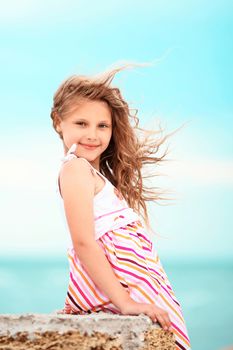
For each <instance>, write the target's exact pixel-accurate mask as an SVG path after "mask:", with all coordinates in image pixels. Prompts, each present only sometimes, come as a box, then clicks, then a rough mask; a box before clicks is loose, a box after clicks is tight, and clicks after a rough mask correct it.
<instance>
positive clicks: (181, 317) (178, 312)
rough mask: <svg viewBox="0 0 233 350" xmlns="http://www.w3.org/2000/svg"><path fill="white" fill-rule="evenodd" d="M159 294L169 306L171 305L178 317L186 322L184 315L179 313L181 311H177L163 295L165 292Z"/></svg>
mask: <svg viewBox="0 0 233 350" xmlns="http://www.w3.org/2000/svg"><path fill="white" fill-rule="evenodd" d="M159 296H160V297H161V299H163V301H164V302H165V304H167V305H168V307H169V308H170V309H172V310H173V312H174V313H175V314H176V315H177V317H178V318H179V319H180V320H181V321H182V322H184V320H183V318H182V316H181V315H180V314H179V312H177V311H176V309H175V308H174V307H173V306H172V305H171V304H170V303H169V302H168V300H167V299H166V298H165V297H164V296H163V294H161V293H160V294H159Z"/></svg>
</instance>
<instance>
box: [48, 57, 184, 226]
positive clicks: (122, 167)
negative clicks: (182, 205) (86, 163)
mask: <svg viewBox="0 0 233 350" xmlns="http://www.w3.org/2000/svg"><path fill="white" fill-rule="evenodd" d="M144 65H148V63H140V64H139V63H131V64H123V65H122V66H118V67H117V68H112V69H109V70H107V71H105V72H103V73H101V74H99V75H95V76H85V75H72V76H71V77H69V78H68V79H66V80H65V81H63V82H62V84H61V85H60V86H59V88H58V89H57V91H56V92H55V94H54V98H53V107H52V110H51V114H50V116H51V118H52V121H53V127H54V129H55V130H56V132H57V133H58V134H59V137H60V138H61V139H62V140H63V137H62V134H61V133H60V132H59V131H58V130H57V129H56V127H57V124H58V120H59V119H63V118H66V116H67V115H69V113H71V112H72V111H73V110H74V109H76V108H77V107H78V106H79V105H80V104H82V102H83V101H85V100H97V101H98V100H99V101H105V102H106V103H107V105H108V107H109V108H110V111H111V116H112V137H111V140H110V143H109V146H108V148H107V149H106V150H105V151H104V152H103V153H102V154H101V157H100V172H101V173H102V174H103V175H104V176H106V177H107V178H108V179H109V180H110V181H111V183H112V184H113V185H114V186H115V187H116V188H117V189H118V190H119V191H120V193H121V194H122V195H123V197H124V198H125V200H126V201H127V203H128V205H129V206H130V207H131V208H132V209H134V210H135V211H136V212H137V213H138V214H139V215H140V216H141V217H142V218H143V220H144V222H145V224H146V226H147V228H148V229H150V230H151V226H150V224H149V217H148V211H147V206H146V202H147V201H154V202H158V200H168V198H165V197H162V196H161V195H162V194H163V193H165V192H166V191H164V190H160V189H159V188H158V187H153V186H149V187H148V186H146V184H145V181H144V180H146V179H147V178H150V177H154V176H157V175H156V174H154V173H150V174H146V173H143V170H145V168H146V166H147V165H151V166H153V168H157V165H159V164H160V163H161V162H162V161H164V160H165V159H164V158H165V156H166V155H167V154H168V147H167V148H166V150H165V152H164V153H163V154H162V155H161V156H158V155H157V153H158V151H159V150H160V147H161V146H162V145H163V144H164V143H165V141H166V140H167V138H168V137H170V136H171V135H172V134H174V133H175V132H176V130H175V131H174V132H172V133H169V134H167V135H165V136H162V137H157V136H158V134H159V133H162V129H161V127H159V130H146V129H142V128H141V127H139V118H138V117H137V113H138V110H137V109H131V108H129V105H128V103H127V102H126V101H125V100H124V98H123V96H122V94H121V92H120V90H119V88H118V87H114V86H110V84H111V82H112V80H113V78H114V76H115V75H116V73H118V72H119V71H121V70H123V69H125V68H130V67H131V68H132V67H135V66H144ZM132 110H135V112H136V113H134V114H133V113H131V111H132ZM178 129H179V128H178ZM178 129H177V130H178ZM169 199H170V198H169ZM152 231H153V230H152Z"/></svg>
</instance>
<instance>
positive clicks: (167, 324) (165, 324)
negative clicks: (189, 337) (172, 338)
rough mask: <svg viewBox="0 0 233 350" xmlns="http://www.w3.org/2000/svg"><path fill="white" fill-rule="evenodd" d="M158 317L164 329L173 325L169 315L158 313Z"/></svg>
mask: <svg viewBox="0 0 233 350" xmlns="http://www.w3.org/2000/svg"><path fill="white" fill-rule="evenodd" d="M157 319H158V321H159V323H160V324H161V326H162V327H163V329H165V330H168V328H169V327H170V326H171V322H170V320H169V317H168V316H167V315H161V314H160V315H157Z"/></svg>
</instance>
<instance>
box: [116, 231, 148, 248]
mask: <svg viewBox="0 0 233 350" xmlns="http://www.w3.org/2000/svg"><path fill="white" fill-rule="evenodd" d="M113 233H114V235H115V236H118V237H121V238H124V239H128V240H130V241H132V237H126V236H124V235H121V234H120V233H116V232H114V231H113ZM133 243H135V244H136V245H137V246H138V248H140V249H142V247H141V246H140V244H138V243H137V242H136V241H133Z"/></svg>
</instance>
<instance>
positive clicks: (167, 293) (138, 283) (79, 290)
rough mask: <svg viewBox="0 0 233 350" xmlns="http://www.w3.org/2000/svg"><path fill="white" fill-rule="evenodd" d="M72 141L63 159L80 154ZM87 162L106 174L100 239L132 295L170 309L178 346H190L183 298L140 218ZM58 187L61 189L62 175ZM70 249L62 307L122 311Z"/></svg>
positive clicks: (98, 202)
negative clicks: (67, 277)
mask: <svg viewBox="0 0 233 350" xmlns="http://www.w3.org/2000/svg"><path fill="white" fill-rule="evenodd" d="M73 146H74V145H73ZM73 146H72V147H71V148H70V150H69V151H68V153H67V155H66V156H65V157H63V158H62V162H66V161H69V159H72V158H74V157H77V156H76V155H75V154H74V153H73V152H72V151H74V149H75V148H74V147H73ZM82 159H83V160H84V161H86V160H85V159H84V158H82ZM86 162H87V161H86ZM88 164H89V165H90V167H91V168H92V169H93V171H95V172H97V173H98V174H99V175H100V176H101V177H102V178H103V179H104V180H105V186H104V187H103V188H102V190H101V191H100V192H98V193H97V194H96V195H95V197H94V204H93V208H94V218H95V239H96V242H97V244H98V245H99V246H100V247H101V248H102V249H103V252H104V254H105V256H106V258H107V260H108V262H109V263H110V265H111V267H112V269H113V271H114V273H115V275H116V277H117V278H118V280H119V282H120V283H121V285H122V286H123V287H124V288H125V289H126V290H127V292H128V293H129V295H130V297H131V298H132V299H133V300H135V301H136V302H140V303H148V304H155V305H157V306H159V307H161V308H163V309H164V310H166V311H167V312H168V313H169V316H170V320H171V323H172V332H173V333H174V335H175V338H176V349H190V341H189V337H188V332H187V329H186V325H185V321H184V317H183V313H182V309H181V306H180V303H179V302H178V300H177V298H176V296H175V294H174V291H173V289H172V286H171V284H170V282H169V280H168V277H167V275H166V273H165V271H164V269H163V266H162V264H161V261H160V259H159V256H158V254H157V252H156V249H155V247H154V244H153V242H152V241H151V239H150V237H149V235H148V233H147V232H146V230H145V228H144V226H143V225H142V223H141V221H140V218H139V217H138V215H137V214H136V213H135V212H134V211H133V210H132V209H131V208H129V207H128V205H127V203H126V201H125V200H124V198H123V197H122V195H121V193H120V192H119V191H118V190H117V189H116V188H115V187H114V186H113V185H112V184H111V182H110V181H109V180H108V179H107V178H106V177H104V176H103V175H102V174H101V173H100V172H98V171H97V170H96V169H94V168H93V167H92V166H91V164H90V163H89V162H88ZM58 192H59V195H60V186H59V177H58ZM60 198H61V196H60ZM67 254H68V260H69V270H70V274H69V283H68V290H67V295H66V300H65V305H64V308H63V310H61V313H65V314H88V313H93V312H99V311H103V312H108V313H113V314H120V310H119V309H118V308H117V307H116V306H115V305H114V304H113V303H112V302H111V301H110V300H109V298H108V297H107V296H106V295H105V294H104V293H103V292H102V291H101V290H100V289H99V288H98V287H97V286H96V285H95V284H94V282H93V281H92V280H91V278H90V277H89V275H88V273H87V272H86V270H85V267H84V266H83V265H82V264H81V262H80V261H79V259H78V257H77V255H76V253H75V250H74V248H73V246H72V244H71V245H70V247H69V248H68V250H67Z"/></svg>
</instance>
